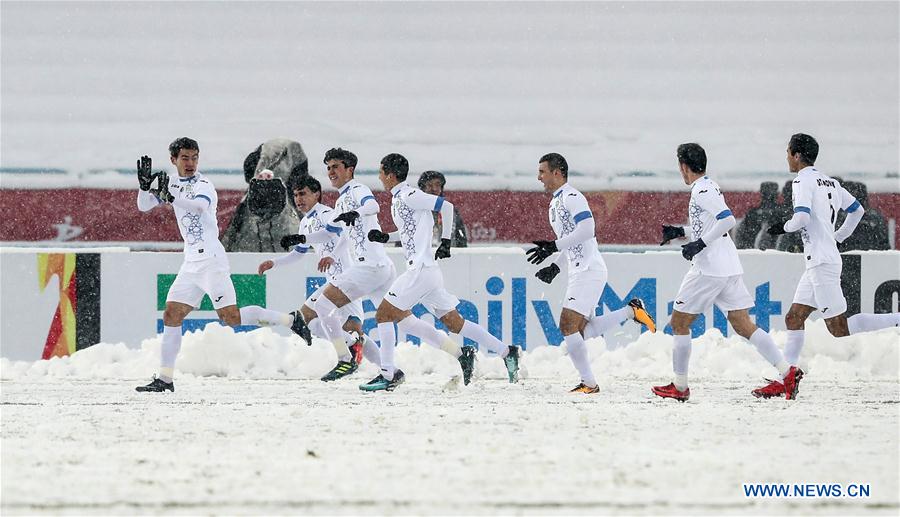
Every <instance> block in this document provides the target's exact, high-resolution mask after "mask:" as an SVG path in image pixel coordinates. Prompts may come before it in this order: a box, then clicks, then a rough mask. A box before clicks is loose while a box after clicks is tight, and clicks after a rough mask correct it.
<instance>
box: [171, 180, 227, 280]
mask: <svg viewBox="0 0 900 517" xmlns="http://www.w3.org/2000/svg"><path fill="white" fill-rule="evenodd" d="M169 192H171V193H172V195H173V196H175V197H180V198H184V199H191V200H201V199H202V200H205V201H207V202H208V206H207V207H206V208H205V209H203V210H202V211H201V212H192V211H189V210H185V209H184V208H179V207H178V206H175V205H174V204H173V205H172V208H173V209H174V210H175V218H176V220H177V221H178V230H179V231H181V238H182V239H184V260H185V261H187V262H194V261H198V260H205V259H207V258H210V257H215V256H219V257H224V256H225V247H224V246H222V243H221V242H219V224H218V222H217V221H216V208H217V206H218V202H219V198H218V196H217V195H216V188H215V187H214V186H213V184H212V182H210V181H209V180H208V179H206V177H205V176H204V175H203V174H201V173H199V172H197V173H195V174H194V175H193V176H191V177H189V178H180V177H178V176H175V177H169Z"/></svg>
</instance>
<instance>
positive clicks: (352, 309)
mask: <svg viewBox="0 0 900 517" xmlns="http://www.w3.org/2000/svg"><path fill="white" fill-rule="evenodd" d="M327 285H328V284H327V283H325V284H322V285H320V286H319V288H318V289H316V290H315V292H314V293H313V294H311V295H309V298H307V299H306V301H305V302H303V305H306V306H307V307H308V308H310V309H313V310H315V308H314V307H313V306H314V305H315V303H316V300H318V299H319V297H320V296H322V292H323V291H325V287H326V286H327ZM337 313H338V319H340V320H341V322H342V323H343V322H345V321H347V319H348V318H350V317H351V316H352V317H354V318H357V319H359V321H363V319H364V318H363V307H362V300H359V299H357V300H353V301H351V302H350V303H348V304H347V305H344V306H343V307H338V310H337Z"/></svg>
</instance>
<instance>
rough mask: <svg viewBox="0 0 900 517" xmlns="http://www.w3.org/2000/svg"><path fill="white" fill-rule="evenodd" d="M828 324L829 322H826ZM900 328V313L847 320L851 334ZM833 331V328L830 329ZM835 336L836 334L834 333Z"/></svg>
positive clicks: (864, 316) (863, 316) (856, 315)
mask: <svg viewBox="0 0 900 517" xmlns="http://www.w3.org/2000/svg"><path fill="white" fill-rule="evenodd" d="M825 324H826V325H827V324H828V320H825ZM891 327H900V312H889V313H887V314H854V315H853V316H850V317H849V318H847V331H848V332H850V334H859V333H860V332H873V331H876V330H881V329H886V328H891ZM829 330H831V328H829ZM832 334H834V332H832Z"/></svg>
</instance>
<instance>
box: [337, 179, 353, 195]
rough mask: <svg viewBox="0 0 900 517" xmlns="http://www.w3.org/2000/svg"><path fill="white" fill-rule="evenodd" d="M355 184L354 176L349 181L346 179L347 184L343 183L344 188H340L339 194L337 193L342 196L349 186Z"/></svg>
mask: <svg viewBox="0 0 900 517" xmlns="http://www.w3.org/2000/svg"><path fill="white" fill-rule="evenodd" d="M355 184H356V179H355V178H354V179H351V180H350V181H348V182H347V184H346V185H344V188H342V189H341V190H340V194H339V195H341V196H343V195H344V194H346V193H347V191H348V190H350V187H352V186H353V185H355Z"/></svg>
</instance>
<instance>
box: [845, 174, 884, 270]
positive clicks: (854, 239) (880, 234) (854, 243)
mask: <svg viewBox="0 0 900 517" xmlns="http://www.w3.org/2000/svg"><path fill="white" fill-rule="evenodd" d="M843 185H844V188H845V189H847V192H849V193H850V194H852V195H853V197H855V198H856V200H857V201H859V204H860V205H862V207H863V209H864V210H865V211H866V213H865V214H863V218H862V220H861V221H860V222H859V225H857V227H856V230H855V231H854V232H853V233H852V234H850V237H847V239H846V240H844V242H841V243H839V244H838V250H839V251H840V252H841V253H843V252H845V251H850V250H889V249H891V244H890V241H889V240H888V225H887V221H885V219H884V216H883V215H881V213H880V212H879V211H878V210H875V209H874V208H870V207H869V192H868V190H867V189H866V186H865V185H864V184H863V183H860V182H858V181H847V182H845V183H843ZM846 217H847V213H846V212H844V211H843V210H841V211H840V212H839V213H838V216H837V221H836V222H835V225H836V226H835V227H836V228H840V226H841V225H842V224H844V219H846Z"/></svg>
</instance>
